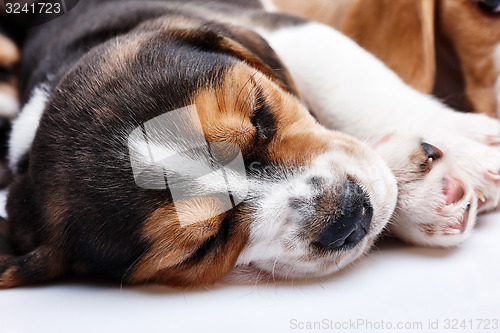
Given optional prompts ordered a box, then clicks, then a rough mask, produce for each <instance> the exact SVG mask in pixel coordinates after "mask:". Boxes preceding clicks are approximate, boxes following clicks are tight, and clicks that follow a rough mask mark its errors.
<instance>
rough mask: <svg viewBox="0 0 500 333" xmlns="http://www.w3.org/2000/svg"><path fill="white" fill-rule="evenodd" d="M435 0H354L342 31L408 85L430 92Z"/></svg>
mask: <svg viewBox="0 0 500 333" xmlns="http://www.w3.org/2000/svg"><path fill="white" fill-rule="evenodd" d="M434 21H435V0H358V1H356V2H355V4H354V5H353V6H352V7H351V9H350V10H349V11H348V14H347V17H346V18H345V21H344V25H343V27H342V31H343V32H344V33H345V34H346V35H348V36H349V37H351V38H353V39H354V40H355V41H356V42H358V43H359V44H360V45H361V46H362V47H364V48H365V49H367V50H368V51H370V52H371V53H373V54H375V55H376V56H377V57H378V58H379V59H381V60H382V61H383V62H385V63H386V64H387V65H388V66H389V67H390V68H391V69H392V70H394V71H395V72H396V73H398V74H399V76H400V77H401V78H402V79H403V80H404V81H405V82H406V83H407V84H409V85H411V86H412V87H414V88H416V89H418V90H420V91H421V92H424V93H430V92H431V91H432V88H433V85H434V77H435V72H436V60H435V46H434Z"/></svg>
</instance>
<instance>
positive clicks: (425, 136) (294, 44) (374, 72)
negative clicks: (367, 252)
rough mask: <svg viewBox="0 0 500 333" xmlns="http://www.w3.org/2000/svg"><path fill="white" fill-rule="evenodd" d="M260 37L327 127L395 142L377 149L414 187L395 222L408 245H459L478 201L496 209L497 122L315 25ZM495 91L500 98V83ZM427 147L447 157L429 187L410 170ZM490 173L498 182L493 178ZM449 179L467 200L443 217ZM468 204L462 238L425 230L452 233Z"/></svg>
mask: <svg viewBox="0 0 500 333" xmlns="http://www.w3.org/2000/svg"><path fill="white" fill-rule="evenodd" d="M257 30H258V32H259V33H261V35H262V36H264V38H265V39H266V40H267V41H268V42H269V44H270V45H271V46H272V48H273V49H274V50H275V51H276V52H277V53H278V55H279V56H280V58H281V59H282V60H283V62H284V63H285V65H286V66H287V68H288V69H289V71H290V73H291V75H292V77H293V78H294V80H295V83H296V85H297V87H298V89H299V92H300V94H301V96H302V97H303V99H304V100H305V102H306V103H307V104H308V106H309V107H310V108H311V110H312V111H313V112H314V115H315V116H316V118H317V119H318V121H319V122H320V123H322V124H324V125H325V126H327V127H329V128H331V129H337V130H341V131H343V132H345V133H347V134H350V135H353V136H355V137H357V138H359V139H362V140H365V141H366V142H368V143H369V144H372V145H373V144H375V143H376V142H377V141H379V140H380V139H381V138H383V137H387V135H394V136H393V139H391V140H390V145H391V146H392V147H391V149H389V150H388V151H384V150H381V149H379V147H377V150H378V152H379V153H381V154H382V156H383V158H384V159H385V161H386V162H387V163H388V165H389V167H390V168H391V169H392V170H393V172H394V173H395V175H396V178H397V179H398V182H400V184H408V185H407V186H406V185H405V186H399V191H400V192H399V197H398V211H397V212H396V214H395V217H394V220H393V222H394V225H393V226H395V227H400V229H401V230H402V232H400V233H399V234H400V235H402V234H404V235H406V236H407V237H404V238H405V239H406V240H408V241H412V242H414V243H418V244H425V245H434V246H451V245H456V244H458V243H460V242H461V241H462V240H463V239H465V238H466V237H467V236H468V235H469V234H470V229H471V228H472V226H473V224H474V221H475V217H476V216H475V215H476V209H475V206H476V204H477V200H478V198H483V200H486V202H485V204H484V206H483V208H482V209H481V210H487V209H491V208H493V207H494V206H496V205H497V203H498V202H499V200H500V190H499V189H498V186H497V184H496V183H495V181H494V180H495V178H496V177H498V176H497V175H496V174H497V173H498V172H499V170H500V149H498V146H495V145H493V146H490V145H488V141H489V140H492V138H493V141H500V139H498V137H499V135H500V123H499V122H498V121H496V120H494V119H490V118H488V117H485V116H482V115H477V114H462V113H458V112H454V111H453V110H451V109H449V108H448V107H446V106H445V105H443V104H442V103H439V102H438V101H436V100H435V99H433V98H432V97H430V96H427V95H424V94H421V93H419V92H418V91H416V90H414V89H412V88H411V87H409V86H407V85H406V84H404V82H403V81H402V80H401V79H400V78H399V77H398V76H397V75H396V74H395V73H393V72H392V71H391V70H390V69H389V68H387V67H386V66H385V65H384V64H383V63H382V62H381V61H379V60H378V59H377V58H375V57H374V56H373V55H371V54H369V53H368V52H366V51H365V50H363V49H362V48H361V47H360V46H358V45H357V44H356V43H354V42H353V41H352V40H350V39H348V38H347V37H346V36H344V35H342V34H340V33H339V32H337V31H335V30H333V29H331V28H330V27H328V26H325V25H322V24H319V23H308V24H304V25H298V26H292V27H286V28H283V29H279V30H274V31H267V30H265V29H257ZM495 59H496V61H497V67H498V68H499V69H500V46H498V47H497V49H496V50H495ZM499 80H500V79H499ZM496 89H497V95H498V96H500V81H499V82H497V87H496ZM421 142H428V143H431V144H433V145H435V146H437V147H438V148H439V149H441V150H442V151H443V152H444V158H442V159H441V160H439V161H437V162H436V168H435V169H434V171H433V172H431V173H429V174H427V175H426V176H425V177H423V179H422V181H415V180H418V179H414V177H415V175H413V174H412V173H411V172H408V167H409V166H413V165H414V164H415V163H419V162H418V161H417V162H415V161H412V160H411V159H410V156H411V152H415V151H417V150H418V149H422V148H421V147H420V143H421ZM491 173H493V177H492V176H488V174H490V175H491ZM445 175H450V176H453V177H455V178H457V179H460V180H461V181H462V182H463V183H464V185H465V189H466V190H467V195H466V196H465V197H464V199H463V200H461V201H460V203H459V205H456V206H458V207H455V209H452V210H451V211H446V212H440V211H439V209H438V207H439V204H440V202H442V201H443V200H444V196H443V177H444V176H445ZM412 177H413V178H412ZM468 202H470V203H471V204H470V207H471V208H470V213H469V224H468V225H467V228H466V230H465V231H464V232H463V233H462V234H460V235H456V236H443V237H441V236H439V234H434V235H432V234H431V233H429V234H426V233H424V232H422V230H423V228H422V226H424V227H425V226H429V225H432V226H433V227H434V229H436V230H444V231H445V232H446V231H449V230H450V228H454V226H455V225H456V221H457V219H459V218H460V217H461V216H463V211H464V209H466V205H467V204H468ZM402 212H404V213H405V214H402ZM391 229H394V228H391ZM455 231H456V230H455Z"/></svg>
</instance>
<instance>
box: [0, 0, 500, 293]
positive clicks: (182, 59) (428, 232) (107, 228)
mask: <svg viewBox="0 0 500 333" xmlns="http://www.w3.org/2000/svg"><path fill="white" fill-rule="evenodd" d="M270 10H272V8H271V7H270V4H269V2H267V1H263V2H259V1H256V0H255V1H250V2H248V1H236V0H234V1H231V0H225V1H222V0H221V1H218V2H214V1H210V2H203V1H184V2H175V1H154V2H137V1H127V0H89V1H85V2H80V3H78V5H76V6H75V8H74V9H73V10H71V11H69V12H68V13H66V14H65V15H63V16H61V17H59V18H58V19H56V20H53V21H51V22H49V23H46V24H44V25H41V26H39V27H38V28H36V29H31V30H29V31H28V32H27V36H26V40H25V41H24V48H23V57H22V64H21V96H22V97H21V98H22V100H23V106H22V111H21V113H20V116H19V117H18V118H17V119H16V121H15V122H14V124H13V130H12V134H11V137H10V150H9V163H10V167H11V169H12V170H13V173H14V180H13V183H12V184H11V186H10V188H9V196H8V202H7V212H8V219H7V220H5V221H3V223H4V224H6V225H7V229H8V236H9V239H10V245H11V248H12V251H11V253H9V254H5V255H3V256H1V257H0V287H2V288H9V287H15V286H20V285H26V284H33V283H39V282H44V281H49V280H52V279H56V278H58V277H61V276H63V275H66V274H70V273H76V274H87V275H96V276H99V277H102V278H108V279H111V280H115V281H122V282H124V283H127V284H142V283H149V282H151V283H160V284H167V285H173V286H180V287H188V286H197V285H204V284H210V283H214V282H216V281H219V280H221V279H224V278H225V279H227V280H228V281H249V280H251V281H255V280H256V279H266V278H267V279H282V278H283V279H285V278H286V279H304V278H314V277H320V276H326V275H329V274H332V273H334V272H336V271H338V270H339V269H341V268H343V267H345V266H347V265H349V264H350V263H352V262H353V261H354V260H356V259H358V258H360V257H361V256H362V255H363V254H364V253H366V251H367V250H368V249H369V248H370V246H371V245H372V244H373V242H374V240H375V239H376V238H377V236H378V235H379V234H380V233H381V232H382V231H383V229H384V228H385V227H386V226H387V225H388V223H389V222H390V224H389V229H390V231H392V232H393V233H394V234H395V235H397V236H399V237H400V238H402V239H405V240H408V241H410V242H414V243H417V244H425V245H433V246H453V245H456V244H459V243H460V242H461V241H463V240H464V239H465V238H466V237H467V236H469V234H470V232H471V229H472V227H473V225H474V222H475V218H476V215H477V213H478V212H479V211H482V210H487V209H491V208H493V207H495V206H496V205H497V204H498V201H499V198H500V189H499V186H498V180H499V179H500V175H499V174H498V170H499V169H500V149H499V148H498V146H497V145H498V144H499V143H500V139H499V137H498V136H499V134H500V123H499V122H498V121H496V120H493V119H490V118H488V117H486V116H482V115H475V114H458V113H455V112H453V111H452V110H450V109H448V108H447V107H446V106H444V105H443V104H441V103H439V102H437V101H435V100H432V99H431V98H429V97H428V96H425V95H423V94H421V93H419V92H417V91H415V90H414V89H412V88H410V87H408V86H407V85H406V84H404V83H403V82H402V81H401V80H400V79H399V78H398V77H397V76H396V75H394V74H393V73H392V71H390V70H389V69H388V68H386V67H385V66H384V65H383V64H382V63H381V62H380V61H378V60H377V59H376V58H374V57H373V56H372V55H370V54H369V53H367V52H366V51H364V50H362V49H361V48H360V47H359V46H357V45H356V44H355V43H354V42H352V41H351V40H350V39H348V38H347V37H345V36H343V35H342V34H340V33H339V32H337V31H335V30H333V29H332V28H330V27H328V26H325V25H322V24H319V23H313V22H309V21H306V20H302V19H299V18H296V17H292V16H287V15H283V14H278V13H272V12H270ZM327 127H328V128H330V129H328V128H327ZM336 130H340V131H342V132H343V133H342V132H339V131H336ZM485 175H487V177H485Z"/></svg>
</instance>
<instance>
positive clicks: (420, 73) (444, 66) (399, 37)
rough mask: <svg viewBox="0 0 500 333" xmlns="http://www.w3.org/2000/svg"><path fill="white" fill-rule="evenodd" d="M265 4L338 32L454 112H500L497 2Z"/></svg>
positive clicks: (287, 0) (276, 0)
mask: <svg viewBox="0 0 500 333" xmlns="http://www.w3.org/2000/svg"><path fill="white" fill-rule="evenodd" d="M270 1H272V3H273V4H274V5H275V6H276V7H277V8H278V9H279V10H281V11H284V12H287V13H291V14H294V15H300V16H303V17H307V18H308V19H313V20H317V21H320V22H323V23H326V24H329V25H331V26H334V27H336V28H337V29H339V30H340V31H342V32H343V33H345V34H346V35H348V36H349V37H351V38H352V39H354V40H355V41H356V42H358V43H359V44H360V45H361V46H362V47H364V48H365V49H367V50H368V51H370V52H371V53H373V54H375V55H376V56H377V57H378V58H379V59H381V60H382V61H383V62H385V63H386V64H387V65H388V66H389V67H390V68H391V69H392V70H394V71H395V72H396V73H398V74H399V76H400V77H401V78H402V79H403V80H404V81H405V82H406V83H407V84H409V85H411V86H412V87H414V88H415V89H418V90H419V91H421V92H423V93H426V94H431V93H432V94H433V95H434V96H437V97H438V98H439V99H441V100H443V101H444V102H445V103H447V104H448V105H450V106H452V107H453V108H455V109H458V110H463V111H466V110H467V111H474V112H479V113H484V114H487V115H489V116H493V117H498V116H499V114H500V97H499V96H500V1H499V0H416V1H413V0H398V1H391V0H339V1H327V0H310V1H301V0H270Z"/></svg>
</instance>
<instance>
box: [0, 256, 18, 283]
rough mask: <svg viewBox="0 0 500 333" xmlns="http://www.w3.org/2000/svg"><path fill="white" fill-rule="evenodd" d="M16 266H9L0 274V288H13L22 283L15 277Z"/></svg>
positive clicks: (0, 260) (0, 259)
mask: <svg viewBox="0 0 500 333" xmlns="http://www.w3.org/2000/svg"><path fill="white" fill-rule="evenodd" d="M2 261H3V260H2V258H0V264H1V262H2ZM16 273H17V268H16V267H9V268H7V270H6V271H5V272H3V273H1V274H0V289H2V288H14V287H17V286H20V285H22V284H23V283H22V281H20V280H19V279H18V278H17V277H16Z"/></svg>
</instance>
